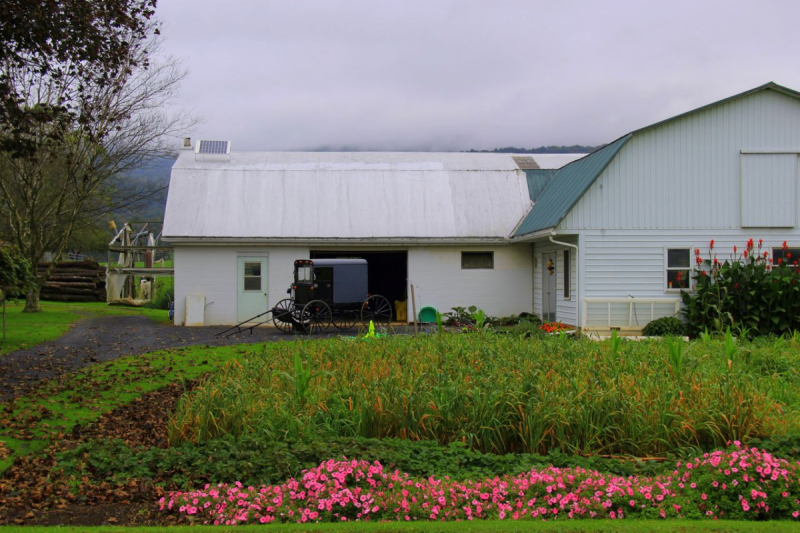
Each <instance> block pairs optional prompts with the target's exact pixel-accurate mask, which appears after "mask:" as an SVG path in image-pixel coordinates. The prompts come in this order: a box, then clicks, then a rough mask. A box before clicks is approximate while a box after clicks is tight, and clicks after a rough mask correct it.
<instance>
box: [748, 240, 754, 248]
mask: <svg viewBox="0 0 800 533" xmlns="http://www.w3.org/2000/svg"><path fill="white" fill-rule="evenodd" d="M747 248H748V249H750V250H752V249H753V239H750V240H749V241H747Z"/></svg>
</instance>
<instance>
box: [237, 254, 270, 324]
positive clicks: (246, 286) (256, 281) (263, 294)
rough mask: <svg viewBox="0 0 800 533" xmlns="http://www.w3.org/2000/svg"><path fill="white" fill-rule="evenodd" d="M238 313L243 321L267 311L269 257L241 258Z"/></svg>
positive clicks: (240, 320)
mask: <svg viewBox="0 0 800 533" xmlns="http://www.w3.org/2000/svg"><path fill="white" fill-rule="evenodd" d="M238 269H239V274H238V277H239V280H238V294H237V297H236V307H237V310H236V314H237V317H238V319H239V322H243V321H245V320H247V319H249V318H252V317H254V316H256V315H259V314H261V313H265V312H266V311H267V258H266V257H240V258H239V265H238Z"/></svg>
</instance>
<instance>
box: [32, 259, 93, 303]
mask: <svg viewBox="0 0 800 533" xmlns="http://www.w3.org/2000/svg"><path fill="white" fill-rule="evenodd" d="M49 267H50V263H39V275H40V276H41V275H44V273H45V272H46V271H47V269H48V268H49ZM41 299H42V300H50V301H54V302H105V301H106V269H105V267H101V266H100V265H99V264H98V263H97V261H94V260H92V259H88V260H86V261H66V262H63V263H58V264H56V266H55V269H54V270H53V272H52V274H50V278H49V279H48V280H47V281H46V282H45V284H44V287H42V293H41Z"/></svg>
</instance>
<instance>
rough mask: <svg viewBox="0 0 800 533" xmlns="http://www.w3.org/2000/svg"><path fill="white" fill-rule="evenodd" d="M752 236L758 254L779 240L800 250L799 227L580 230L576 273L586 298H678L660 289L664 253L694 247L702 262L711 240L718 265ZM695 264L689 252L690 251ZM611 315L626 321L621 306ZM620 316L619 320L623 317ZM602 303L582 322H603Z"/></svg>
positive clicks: (661, 312) (644, 318)
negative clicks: (580, 265) (758, 247)
mask: <svg viewBox="0 0 800 533" xmlns="http://www.w3.org/2000/svg"><path fill="white" fill-rule="evenodd" d="M750 238H752V239H753V240H754V241H755V242H756V243H758V240H759V239H763V240H764V248H763V251H767V252H769V253H770V256H771V253H772V252H771V247H776V248H780V247H781V245H782V244H783V241H787V242H788V244H789V246H792V247H800V230H798V229H788V230H786V229H784V230H778V229H772V230H767V229H734V230H730V229H717V230H707V229H706V230H669V229H665V230H592V231H584V232H582V241H581V242H582V246H583V254H582V255H583V258H584V261H585V264H584V270H583V271H582V272H581V276H582V279H581V283H582V284H583V290H584V296H585V297H586V298H627V297H628V295H630V296H632V297H633V298H634V299H637V298H640V299H647V298H658V299H663V298H673V299H675V298H678V297H679V295H680V291H670V290H668V289H667V287H666V286H665V269H666V249H667V248H691V249H695V248H699V249H700V252H701V256H702V257H703V259H707V258H708V257H709V255H708V253H709V244H710V241H711V240H712V239H714V252H715V253H716V255H717V257H718V259H719V260H720V261H724V260H725V259H730V258H731V255H732V254H733V247H734V246H737V247H738V253H739V254H741V253H742V251H743V250H744V248H745V246H746V245H747V240H748V239H750ZM691 255H692V259H693V260H694V252H692V254H691ZM693 264H694V263H693ZM618 307H620V309H618V310H616V311H614V313H616V314H619V315H620V316H619V317H617V318H618V319H621V320H622V319H624V320H625V321H627V319H628V313H627V311H626V310H625V309H623V308H624V307H625V306H624V305H622V306H618ZM649 309H650V308H649V304H647V305H646V306H645V311H646V312H643V308H642V307H639V308H638V322H639V323H638V326H644V325H646V323H647V322H648V321H649V318H650V315H649ZM671 314H673V311H672V308H670V307H669V306H668V305H664V306H660V307H657V308H656V315H655V317H654V318H659V316H669V315H671ZM623 315H624V316H623ZM606 316H607V309H606V308H603V306H602V305H600V306H594V307H589V308H587V319H588V320H587V324H586V325H590V326H591V325H596V324H598V323H601V322H603V321H604V320H606V318H605V317H606Z"/></svg>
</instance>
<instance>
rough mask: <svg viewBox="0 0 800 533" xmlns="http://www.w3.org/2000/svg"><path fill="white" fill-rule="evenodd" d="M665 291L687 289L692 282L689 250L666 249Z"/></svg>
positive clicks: (690, 251) (690, 252)
mask: <svg viewBox="0 0 800 533" xmlns="http://www.w3.org/2000/svg"><path fill="white" fill-rule="evenodd" d="M666 273H667V276H666V282H667V290H668V291H669V290H679V289H688V288H689V285H690V283H691V282H692V279H691V277H692V276H691V274H692V250H691V248H667V272H666Z"/></svg>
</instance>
